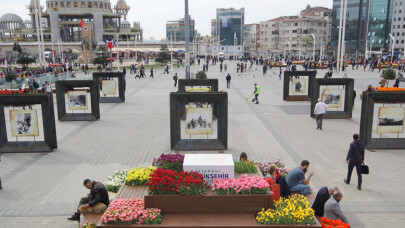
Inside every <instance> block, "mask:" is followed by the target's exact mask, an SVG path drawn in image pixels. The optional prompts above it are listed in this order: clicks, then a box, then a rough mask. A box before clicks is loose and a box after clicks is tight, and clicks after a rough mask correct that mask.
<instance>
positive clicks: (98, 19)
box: [93, 12, 104, 42]
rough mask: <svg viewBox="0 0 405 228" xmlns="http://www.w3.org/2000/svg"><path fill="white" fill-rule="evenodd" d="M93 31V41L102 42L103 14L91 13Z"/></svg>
mask: <svg viewBox="0 0 405 228" xmlns="http://www.w3.org/2000/svg"><path fill="white" fill-rule="evenodd" d="M93 31H94V41H95V42H102V41H103V32H104V25H103V14H102V13H101V12H93Z"/></svg>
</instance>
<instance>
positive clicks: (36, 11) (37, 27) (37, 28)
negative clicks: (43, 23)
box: [33, 0, 42, 66]
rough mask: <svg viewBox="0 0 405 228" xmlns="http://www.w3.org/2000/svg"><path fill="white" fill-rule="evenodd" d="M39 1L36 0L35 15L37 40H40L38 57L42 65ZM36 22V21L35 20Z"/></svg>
mask: <svg viewBox="0 0 405 228" xmlns="http://www.w3.org/2000/svg"><path fill="white" fill-rule="evenodd" d="M37 3H38V2H37V1H36V0H34V16H35V30H36V32H37V42H38V59H39V64H40V65H41V66H42V50H41V41H40V36H39V22H38V21H39V20H38V14H39V10H38V9H39V8H38V5H37ZM33 22H34V21H33Z"/></svg>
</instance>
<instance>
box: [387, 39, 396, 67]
mask: <svg viewBox="0 0 405 228" xmlns="http://www.w3.org/2000/svg"><path fill="white" fill-rule="evenodd" d="M388 35H389V36H390V37H391V39H392V47H391V63H393V62H394V45H395V37H394V36H392V35H391V34H388Z"/></svg>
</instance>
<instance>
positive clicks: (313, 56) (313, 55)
mask: <svg viewBox="0 0 405 228" xmlns="http://www.w3.org/2000/svg"><path fill="white" fill-rule="evenodd" d="M311 36H312V37H313V38H314V52H313V53H312V59H313V60H314V61H315V46H316V38H315V35H314V34H313V33H311Z"/></svg>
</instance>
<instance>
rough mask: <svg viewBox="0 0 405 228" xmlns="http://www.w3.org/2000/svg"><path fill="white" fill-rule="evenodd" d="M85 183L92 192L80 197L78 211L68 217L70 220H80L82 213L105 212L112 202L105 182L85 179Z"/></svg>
mask: <svg viewBox="0 0 405 228" xmlns="http://www.w3.org/2000/svg"><path fill="white" fill-rule="evenodd" d="M83 185H84V186H85V187H86V188H87V189H90V193H89V194H88V195H87V196H86V197H82V198H81V199H80V202H79V206H78V207H77V211H76V212H75V213H74V214H73V215H72V217H70V218H68V220H70V221H79V222H80V214H83V215H86V214H88V213H104V212H105V211H106V210H107V207H108V205H109V204H110V200H109V198H108V192H107V189H106V187H105V186H104V184H103V183H100V182H96V181H92V180H90V179H85V180H84V181H83Z"/></svg>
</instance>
